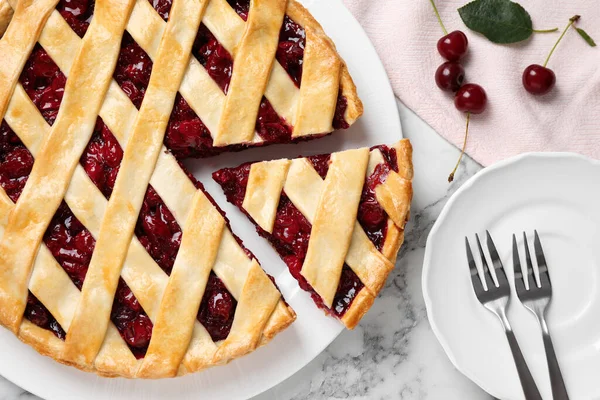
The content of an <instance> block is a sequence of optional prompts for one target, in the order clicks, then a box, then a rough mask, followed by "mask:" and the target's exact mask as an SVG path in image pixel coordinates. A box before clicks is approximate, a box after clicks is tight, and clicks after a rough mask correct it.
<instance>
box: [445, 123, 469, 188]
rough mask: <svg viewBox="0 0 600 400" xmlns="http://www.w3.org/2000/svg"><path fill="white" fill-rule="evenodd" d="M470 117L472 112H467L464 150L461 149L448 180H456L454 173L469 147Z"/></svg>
mask: <svg viewBox="0 0 600 400" xmlns="http://www.w3.org/2000/svg"><path fill="white" fill-rule="evenodd" d="M470 119H471V113H470V112H467V127H466V129H465V140H464V142H463V146H462V150H461V151H460V156H459V157H458V161H457V162H456V165H455V166H454V169H453V170H452V172H451V173H450V175H448V182H452V181H453V180H454V174H455V173H456V170H457V169H458V166H459V165H460V160H462V157H463V155H464V154H465V148H466V147H467V138H468V137H469V120H470Z"/></svg>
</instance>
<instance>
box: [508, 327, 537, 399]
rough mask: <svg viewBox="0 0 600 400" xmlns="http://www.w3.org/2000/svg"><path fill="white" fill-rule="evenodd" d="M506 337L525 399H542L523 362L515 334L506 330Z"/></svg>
mask: <svg viewBox="0 0 600 400" xmlns="http://www.w3.org/2000/svg"><path fill="white" fill-rule="evenodd" d="M506 338H507V339H508V344H509V345H510V350H511V351H512V355H513V358H514V360H515V365H516V366H517V372H518V373H519V379H520V380H521V387H522V388H523V393H524V394H525V399H526V400H542V396H541V395H540V391H539V390H538V388H537V385H536V384H535V381H534V380H533V376H531V372H530V371H529V368H528V367H527V363H526V362H525V358H524V357H523V353H521V348H520V347H519V343H517V338H516V337H515V334H514V333H513V331H512V330H510V329H507V330H506Z"/></svg>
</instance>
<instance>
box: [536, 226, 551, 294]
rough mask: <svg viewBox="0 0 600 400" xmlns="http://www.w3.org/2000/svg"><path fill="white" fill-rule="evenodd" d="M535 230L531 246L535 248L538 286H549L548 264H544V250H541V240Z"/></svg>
mask: <svg viewBox="0 0 600 400" xmlns="http://www.w3.org/2000/svg"><path fill="white" fill-rule="evenodd" d="M534 232H535V237H534V239H533V248H534V250H535V258H536V259H537V263H538V273H539V275H540V286H541V287H549V286H551V281H550V274H549V273H548V266H547V265H546V257H545V256H544V251H543V250H542V242H541V241H540V236H539V235H538V232H537V230H536V231H534Z"/></svg>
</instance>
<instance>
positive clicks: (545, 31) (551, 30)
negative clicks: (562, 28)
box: [533, 28, 558, 33]
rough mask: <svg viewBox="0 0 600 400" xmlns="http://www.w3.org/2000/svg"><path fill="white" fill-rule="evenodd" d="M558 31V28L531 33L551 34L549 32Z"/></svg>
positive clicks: (536, 30)
mask: <svg viewBox="0 0 600 400" xmlns="http://www.w3.org/2000/svg"><path fill="white" fill-rule="evenodd" d="M557 30H558V28H552V29H534V30H533V32H535V33H551V32H556V31H557Z"/></svg>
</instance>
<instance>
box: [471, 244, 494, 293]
mask: <svg viewBox="0 0 600 400" xmlns="http://www.w3.org/2000/svg"><path fill="white" fill-rule="evenodd" d="M475 239H477V247H479V254H480V255H481V264H482V265H483V276H484V277H485V283H486V285H487V288H488V290H490V289H492V288H495V287H497V286H496V284H495V283H494V278H493V277H492V272H491V271H490V268H489V267H488V263H487V259H486V258H485V253H484V252H483V247H481V241H480V240H479V235H478V234H475Z"/></svg>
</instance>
